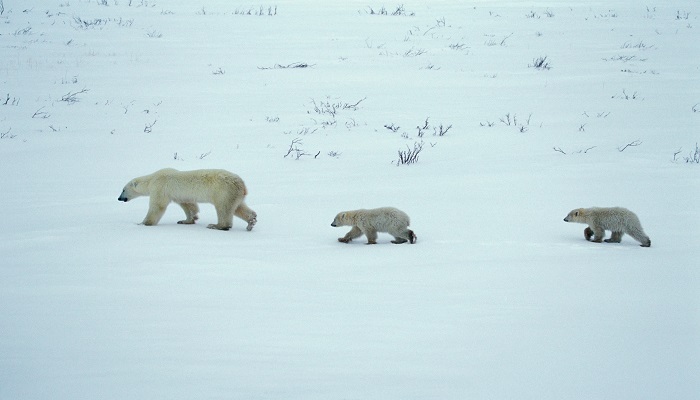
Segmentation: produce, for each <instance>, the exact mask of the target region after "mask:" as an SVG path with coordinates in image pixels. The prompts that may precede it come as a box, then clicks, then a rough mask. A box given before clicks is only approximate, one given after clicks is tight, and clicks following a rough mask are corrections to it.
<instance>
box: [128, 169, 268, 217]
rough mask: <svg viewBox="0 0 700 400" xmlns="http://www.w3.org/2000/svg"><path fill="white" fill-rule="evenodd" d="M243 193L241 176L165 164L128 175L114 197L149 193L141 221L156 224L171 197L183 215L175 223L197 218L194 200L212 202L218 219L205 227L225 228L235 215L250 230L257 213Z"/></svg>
mask: <svg viewBox="0 0 700 400" xmlns="http://www.w3.org/2000/svg"><path fill="white" fill-rule="evenodd" d="M247 194H248V190H247V189H246V187H245V183H244V182H243V179H241V178H240V177H239V176H238V175H236V174H233V173H231V172H228V171H226V170H223V169H200V170H194V171H178V170H176V169H173V168H165V169H161V170H158V171H156V172H154V173H152V174H150V175H145V176H141V177H138V178H134V179H132V180H131V181H130V182H129V183H127V184H126V186H124V190H123V191H122V194H121V195H120V196H119V199H118V200H119V201H123V202H127V201H129V200H132V199H135V198H137V197H140V196H150V204H149V207H148V213H147V214H146V218H144V220H143V224H144V225H156V224H158V221H160V219H161V217H163V214H164V213H165V209H166V208H167V207H168V204H170V202H173V201H174V202H175V203H177V204H179V205H180V207H182V209H183V210H184V211H185V217H186V218H185V219H184V220H182V221H178V224H194V223H195V221H197V219H198V218H199V217H198V216H197V213H199V206H198V205H197V203H212V204H214V207H215V208H216V214H217V216H218V223H216V224H209V226H207V227H208V228H210V229H220V230H229V229H231V227H232V226H233V216H234V215H235V216H237V217H238V218H241V219H242V220H244V221H246V222H247V223H248V226H247V227H246V229H247V230H251V229H253V226H255V223H256V222H257V214H256V213H255V211H253V210H251V209H250V208H248V206H247V205H246V204H245V201H244V199H245V196H246V195H247Z"/></svg>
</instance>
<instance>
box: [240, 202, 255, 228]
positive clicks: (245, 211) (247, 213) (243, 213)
mask: <svg viewBox="0 0 700 400" xmlns="http://www.w3.org/2000/svg"><path fill="white" fill-rule="evenodd" d="M234 215H235V216H236V217H238V218H240V219H242V220H243V221H245V222H247V223H248V226H246V228H245V229H246V230H247V231H251V230H253V227H254V226H255V224H256V223H258V214H257V213H256V212H255V211H253V210H251V209H250V208H249V207H248V205H246V203H245V202H242V203H241V205H239V206H238V208H236V212H235V213H234Z"/></svg>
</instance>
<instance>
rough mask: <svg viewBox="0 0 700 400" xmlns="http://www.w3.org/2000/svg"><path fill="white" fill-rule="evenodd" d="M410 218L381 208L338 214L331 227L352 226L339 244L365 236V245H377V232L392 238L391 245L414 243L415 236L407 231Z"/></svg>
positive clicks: (402, 213)
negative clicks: (386, 233)
mask: <svg viewBox="0 0 700 400" xmlns="http://www.w3.org/2000/svg"><path fill="white" fill-rule="evenodd" d="M410 224H411V221H410V218H409V217H408V215H406V213H405V212H403V211H401V210H399V209H397V208H394V207H381V208H375V209H371V210H364V209H363V210H353V211H343V212H341V213H338V215H336V216H335V219H333V223H331V226H333V227H338V226H352V229H350V232H348V233H347V234H345V236H343V237H342V238H338V241H339V242H342V243H349V242H350V241H351V240H352V239H355V238H358V237H360V236H362V235H365V236H367V244H377V232H388V233H389V234H391V235H392V236H394V240H392V241H391V243H394V244H401V243H406V242H410V243H411V244H413V243H415V242H416V239H417V238H416V234H415V233H413V231H412V230H410V229H408V226H409V225H410Z"/></svg>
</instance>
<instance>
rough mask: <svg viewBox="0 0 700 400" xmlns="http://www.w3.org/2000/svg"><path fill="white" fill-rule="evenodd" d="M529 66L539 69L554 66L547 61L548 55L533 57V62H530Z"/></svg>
mask: <svg viewBox="0 0 700 400" xmlns="http://www.w3.org/2000/svg"><path fill="white" fill-rule="evenodd" d="M528 67H530V68H534V69H538V70H543V69H551V68H552V66H551V65H550V64H549V61H547V56H544V57H538V58H535V59H533V60H532V64H529V65H528Z"/></svg>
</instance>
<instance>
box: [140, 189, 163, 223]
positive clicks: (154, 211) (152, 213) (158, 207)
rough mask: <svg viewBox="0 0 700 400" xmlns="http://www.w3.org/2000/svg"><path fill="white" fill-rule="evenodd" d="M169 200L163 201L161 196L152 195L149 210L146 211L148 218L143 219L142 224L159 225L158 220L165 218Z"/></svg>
mask: <svg viewBox="0 0 700 400" xmlns="http://www.w3.org/2000/svg"><path fill="white" fill-rule="evenodd" d="M168 203H169V201H163V200H162V199H160V198H159V196H151V199H150V201H149V204H148V212H147V213H146V218H144V219H143V222H142V224H144V225H146V226H152V225H157V224H158V221H160V219H161V218H163V214H165V209H166V208H168Z"/></svg>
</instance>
